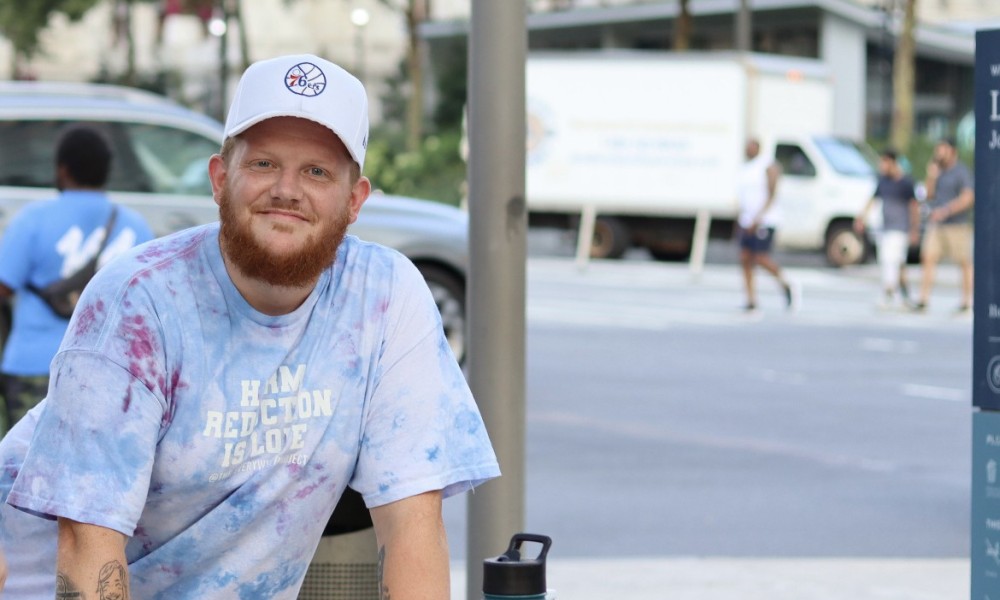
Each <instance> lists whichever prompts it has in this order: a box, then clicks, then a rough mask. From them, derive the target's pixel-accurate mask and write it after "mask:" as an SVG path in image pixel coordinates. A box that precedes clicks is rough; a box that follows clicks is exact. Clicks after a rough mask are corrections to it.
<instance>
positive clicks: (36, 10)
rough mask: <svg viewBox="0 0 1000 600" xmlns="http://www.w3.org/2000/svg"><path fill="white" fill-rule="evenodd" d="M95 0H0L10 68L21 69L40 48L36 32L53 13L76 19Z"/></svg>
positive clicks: (0, 23) (1, 29)
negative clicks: (10, 50) (10, 55)
mask: <svg viewBox="0 0 1000 600" xmlns="http://www.w3.org/2000/svg"><path fill="white" fill-rule="evenodd" d="M98 2H99V0H3V1H2V2H0V34H3V36H4V37H6V38H7V39H8V40H10V43H11V45H12V46H13V47H14V53H13V65H12V70H13V72H14V73H15V77H16V76H17V74H18V73H21V72H22V69H21V66H22V64H23V61H26V60H28V59H30V58H31V57H33V56H35V55H36V54H37V53H38V52H39V51H40V50H41V48H40V40H39V35H40V34H41V32H42V30H44V29H45V28H46V27H48V25H49V19H50V18H51V17H52V15H54V14H56V13H61V14H64V15H66V17H68V18H69V20H70V21H78V20H80V19H81V18H83V16H84V15H85V14H87V11H89V10H90V9H91V8H93V7H94V6H95V5H96V4H97V3H98Z"/></svg>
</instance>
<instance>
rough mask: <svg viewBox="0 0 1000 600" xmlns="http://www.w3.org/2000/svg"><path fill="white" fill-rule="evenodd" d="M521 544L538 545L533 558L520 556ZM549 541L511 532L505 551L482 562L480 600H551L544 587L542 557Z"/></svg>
mask: <svg viewBox="0 0 1000 600" xmlns="http://www.w3.org/2000/svg"><path fill="white" fill-rule="evenodd" d="M522 542H537V543H539V544H541V545H542V549H541V551H540V552H539V553H538V556H537V557H535V558H522V557H521V543H522ZM551 545H552V538H550V537H548V536H545V535H537V534H534V533H515V534H514V536H513V537H511V538H510V545H509V546H507V551H506V552H504V553H503V554H501V555H500V556H497V557H494V558H487V559H486V560H484V561H483V600H546V599H548V600H553V599H554V598H555V596H554V595H553V596H548V595H546V594H547V590H546V587H545V555H546V554H548V552H549V546H551Z"/></svg>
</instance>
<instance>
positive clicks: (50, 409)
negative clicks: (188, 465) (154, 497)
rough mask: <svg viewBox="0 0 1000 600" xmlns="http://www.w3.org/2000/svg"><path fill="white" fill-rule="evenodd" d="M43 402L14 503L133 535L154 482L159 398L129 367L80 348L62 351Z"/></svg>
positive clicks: (12, 497)
mask: <svg viewBox="0 0 1000 600" xmlns="http://www.w3.org/2000/svg"><path fill="white" fill-rule="evenodd" d="M45 402H46V404H45V407H44V410H43V411H42V413H41V415H40V417H39V420H38V424H37V426H36V428H35V432H34V435H33V437H32V441H31V445H30V448H29V450H28V452H27V455H26V456H25V460H24V464H23V466H22V468H21V472H20V473H19V475H18V477H17V480H16V481H15V483H14V487H13V489H12V490H11V493H10V496H9V498H8V503H9V504H11V505H13V506H15V507H17V508H19V509H21V510H25V511H27V512H31V513H34V514H37V515H40V516H43V517H47V518H56V517H65V518H69V519H73V520H75V521H80V522H83V523H91V524H94V525H100V526H102V527H108V528H110V529H114V530H116V531H119V532H121V533H123V534H125V535H128V536H131V535H132V534H133V532H134V529H135V525H136V523H137V522H138V520H139V517H140V515H141V514H142V508H143V505H144V504H145V501H146V494H147V492H148V488H149V480H150V474H151V473H152V466H153V457H154V454H155V449H156V443H157V440H158V436H159V429H160V423H161V419H162V416H163V409H162V405H161V403H160V402H159V401H157V399H156V398H155V397H154V396H153V394H152V393H151V392H150V391H149V389H147V388H146V386H145V385H143V384H142V383H140V382H138V381H137V380H136V379H134V378H133V377H132V376H131V375H130V374H129V372H128V371H127V370H126V369H124V368H122V367H120V366H119V365H117V364H115V363H113V362H111V361H110V360H109V359H108V358H107V357H104V356H102V355H100V354H97V353H94V352H90V351H82V350H71V351H66V352H62V353H60V354H59V355H57V356H56V358H55V360H54V362H53V370H52V377H51V382H50V386H49V397H48V398H47V399H46V401H45Z"/></svg>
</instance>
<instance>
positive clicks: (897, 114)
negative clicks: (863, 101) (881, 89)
mask: <svg viewBox="0 0 1000 600" xmlns="http://www.w3.org/2000/svg"><path fill="white" fill-rule="evenodd" d="M903 2H904V9H903V29H902V31H900V33H899V40H898V41H897V42H896V57H895V59H894V61H893V66H892V71H893V73H892V96H893V99H894V101H893V111H892V125H891V126H890V133H889V143H890V144H892V146H893V147H894V148H895V149H896V151H897V152H901V153H903V154H905V153H906V152H907V151H908V150H909V148H910V140H911V139H912V137H913V121H914V115H913V96H914V93H915V90H914V88H915V82H914V71H915V65H914V63H915V61H916V57H915V50H914V41H913V29H914V27H915V25H916V14H917V0H903Z"/></svg>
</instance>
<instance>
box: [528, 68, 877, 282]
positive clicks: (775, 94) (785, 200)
mask: <svg viewBox="0 0 1000 600" xmlns="http://www.w3.org/2000/svg"><path fill="white" fill-rule="evenodd" d="M526 90H527V111H528V132H527V136H528V155H527V168H526V174H527V203H528V210H529V223H530V224H531V225H532V226H543V227H560V228H577V227H580V228H581V229H580V230H581V231H582V232H584V236H585V237H584V236H582V237H581V239H588V238H589V239H592V245H591V248H590V255H591V256H592V257H602V258H617V257H620V256H621V255H622V254H624V252H625V251H626V250H627V249H628V248H629V247H632V246H641V247H645V248H647V249H648V250H649V252H650V253H651V254H652V255H653V257H655V258H658V259H684V258H687V257H689V256H690V255H691V251H692V247H693V246H694V247H695V249H696V253H697V252H699V251H700V250H699V248H702V249H703V247H704V241H705V239H706V237H707V236H708V235H711V236H712V237H729V236H731V235H732V232H733V224H734V221H735V219H736V214H737V200H736V193H737V180H738V174H739V170H740V168H741V165H742V164H743V161H744V154H743V152H744V146H745V142H746V139H747V138H748V137H756V138H757V139H759V140H760V142H761V146H762V150H761V151H762V152H764V153H767V154H769V155H771V156H774V157H775V159H776V161H778V162H779V163H780V164H781V165H782V167H783V175H782V177H781V180H780V182H779V186H778V192H777V202H778V204H779V206H780V207H781V212H782V213H783V215H784V218H783V221H782V225H781V227H780V228H779V229H778V234H777V243H778V244H779V246H780V247H784V248H789V249H804V250H820V251H825V252H826V255H827V257H828V259H829V261H830V262H831V263H832V264H835V265H843V264H850V263H855V262H859V261H862V260H863V259H864V258H865V256H866V254H867V243H866V240H865V239H863V238H860V237H859V236H857V235H856V234H855V233H854V231H853V229H852V228H851V221H852V220H853V218H854V216H855V215H857V214H858V212H859V211H860V210H861V208H862V207H863V206H864V204H865V202H867V201H868V199H869V198H870V197H871V195H872V192H873V191H874V188H875V171H874V168H873V164H874V163H873V161H872V160H871V157H870V156H866V154H865V152H866V147H865V146H864V145H863V144H860V143H857V142H855V141H852V140H848V139H845V138H841V137H837V136H834V135H832V134H831V130H832V127H833V116H832V115H833V91H832V86H831V84H830V81H829V76H828V75H827V71H826V69H825V68H824V66H823V64H822V63H821V62H820V61H817V60H812V59H802V58H793V57H777V56H770V55H761V54H731V53H693V52H685V53H667V52H655V53H654V52H641V51H579V52H562V53H534V54H531V55H530V56H529V58H528V61H527V70H526ZM869 152H870V151H869ZM588 224H589V226H590V227H592V228H593V235H592V236H590V235H588V234H589V232H590V229H589V227H588ZM581 225H582V226H581Z"/></svg>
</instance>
